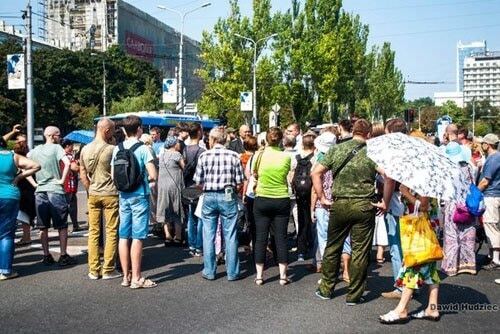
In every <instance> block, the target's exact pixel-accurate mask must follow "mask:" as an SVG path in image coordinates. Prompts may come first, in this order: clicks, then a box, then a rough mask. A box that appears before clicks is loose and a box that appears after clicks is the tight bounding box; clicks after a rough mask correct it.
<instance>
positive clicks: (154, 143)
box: [153, 140, 165, 157]
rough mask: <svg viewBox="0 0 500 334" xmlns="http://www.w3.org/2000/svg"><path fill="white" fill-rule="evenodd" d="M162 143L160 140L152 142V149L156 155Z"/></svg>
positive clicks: (158, 153) (158, 154)
mask: <svg viewBox="0 0 500 334" xmlns="http://www.w3.org/2000/svg"><path fill="white" fill-rule="evenodd" d="M164 145H165V143H164V142H162V141H161V140H158V141H155V142H153V151H154V152H155V154H156V156H157V157H159V156H160V150H161V149H162V148H163V146H164Z"/></svg>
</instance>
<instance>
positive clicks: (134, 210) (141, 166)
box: [111, 115, 157, 289]
mask: <svg viewBox="0 0 500 334" xmlns="http://www.w3.org/2000/svg"><path fill="white" fill-rule="evenodd" d="M123 129H124V131H125V140H124V141H123V142H122V143H120V144H119V145H118V146H116V147H115V148H114V150H113V158H112V165H111V166H112V175H113V179H114V182H115V185H116V186H117V189H118V190H119V199H120V228H119V232H118V234H119V238H120V241H119V246H118V247H119V254H120V263H121V267H122V270H123V273H124V277H123V282H122V285H123V286H130V288H132V289H139V288H153V287H155V286H156V283H155V282H153V281H152V280H150V279H147V278H144V277H142V275H141V264H142V247H143V242H144V240H145V239H146V238H147V236H148V225H149V183H155V182H156V179H157V173H156V167H155V165H154V158H153V155H152V154H151V152H150V151H149V149H148V148H147V147H145V146H144V144H143V143H141V142H140V141H139V138H140V136H141V134H142V121H141V119H140V118H139V117H137V116H135V115H130V116H127V117H126V118H125V119H124V120H123ZM118 155H119V157H120V159H118ZM132 165H133V166H134V167H133V168H132ZM127 166H129V167H127ZM136 167H137V168H138V170H137V171H136V169H135V168H136ZM132 169H134V172H133V171H132ZM135 171H136V172H135ZM128 182H131V183H128ZM130 268H131V269H132V273H131V275H130V274H129V269H130Z"/></svg>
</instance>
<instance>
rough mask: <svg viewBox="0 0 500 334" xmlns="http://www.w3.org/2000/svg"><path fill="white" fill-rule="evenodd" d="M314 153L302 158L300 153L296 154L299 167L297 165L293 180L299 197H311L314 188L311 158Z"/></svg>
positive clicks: (294, 190) (293, 186) (295, 191)
mask: <svg viewBox="0 0 500 334" xmlns="http://www.w3.org/2000/svg"><path fill="white" fill-rule="evenodd" d="M313 155H314V154H313V153H311V154H309V155H308V156H306V157H304V158H302V157H301V156H300V154H298V155H297V156H296V159H297V167H295V173H294V175H293V180H292V189H293V192H294V193H295V195H296V196H297V198H310V197H311V189H312V179H311V168H312V163H311V158H312V157H313Z"/></svg>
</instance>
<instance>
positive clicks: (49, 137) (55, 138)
mask: <svg viewBox="0 0 500 334" xmlns="http://www.w3.org/2000/svg"><path fill="white" fill-rule="evenodd" d="M43 136H44V137H45V141H46V142H47V143H53V144H57V143H59V141H60V140H61V131H60V130H59V128H58V127H57V126H48V127H46V128H45V130H43Z"/></svg>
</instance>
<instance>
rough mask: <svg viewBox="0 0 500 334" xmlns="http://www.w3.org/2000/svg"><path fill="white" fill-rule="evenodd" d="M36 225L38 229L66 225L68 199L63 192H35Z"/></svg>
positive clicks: (58, 227)
mask: <svg viewBox="0 0 500 334" xmlns="http://www.w3.org/2000/svg"><path fill="white" fill-rule="evenodd" d="M35 204H36V216H37V225H38V227H39V228H40V229H46V228H50V226H51V222H52V227H53V228H55V229H57V230H60V229H63V228H67V227H68V201H67V200H66V195H65V194H55V193H46V192H40V193H35Z"/></svg>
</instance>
